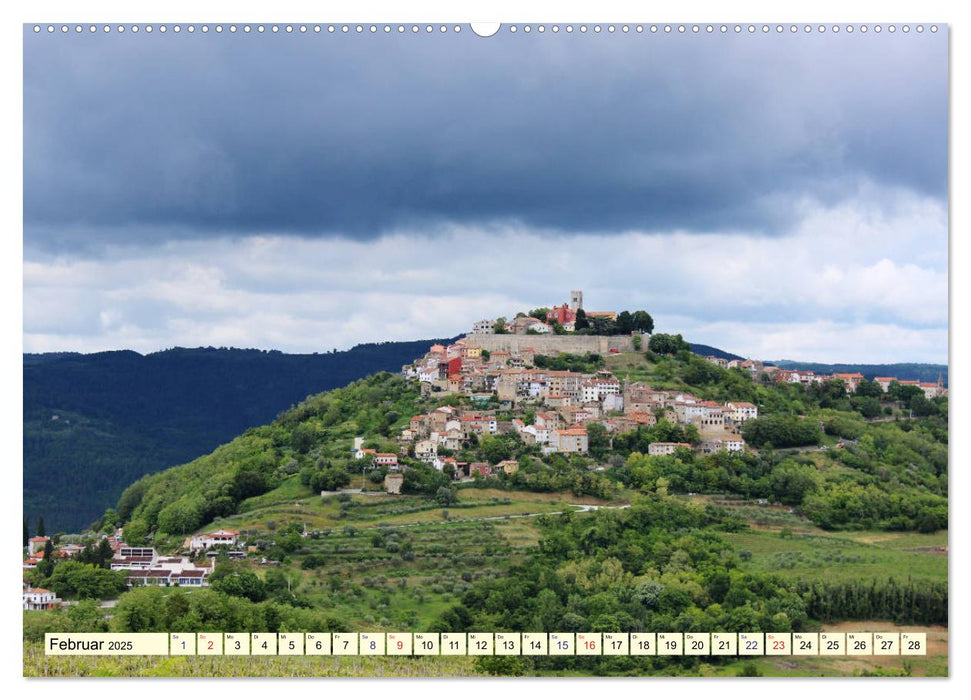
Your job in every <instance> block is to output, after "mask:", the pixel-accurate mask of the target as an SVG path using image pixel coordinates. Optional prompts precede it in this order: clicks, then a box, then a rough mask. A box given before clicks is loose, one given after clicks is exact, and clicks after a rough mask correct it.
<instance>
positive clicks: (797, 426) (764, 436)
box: [742, 416, 822, 447]
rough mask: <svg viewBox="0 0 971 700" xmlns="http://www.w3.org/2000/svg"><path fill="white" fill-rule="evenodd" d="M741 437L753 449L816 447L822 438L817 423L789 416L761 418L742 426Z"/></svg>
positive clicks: (746, 422) (748, 421)
mask: <svg viewBox="0 0 971 700" xmlns="http://www.w3.org/2000/svg"><path fill="white" fill-rule="evenodd" d="M742 436H743V437H744V438H745V442H747V443H748V444H749V445H752V446H753V447H765V446H766V445H771V446H772V447H803V446H806V445H817V444H819V441H820V439H821V437H822V433H821V432H820V430H819V422H818V421H815V420H812V419H806V418H794V417H791V416H763V417H761V418H755V419H752V420H747V421H745V423H743V424H742Z"/></svg>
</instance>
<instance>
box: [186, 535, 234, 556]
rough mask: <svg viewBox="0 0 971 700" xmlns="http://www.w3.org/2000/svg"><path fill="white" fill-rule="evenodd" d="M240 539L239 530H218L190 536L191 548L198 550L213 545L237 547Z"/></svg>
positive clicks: (194, 550)
mask: <svg viewBox="0 0 971 700" xmlns="http://www.w3.org/2000/svg"><path fill="white" fill-rule="evenodd" d="M237 541H239V531H238V530H216V531H215V532H209V533H205V534H201V535H193V536H192V537H190V538H189V549H190V550H191V551H193V552H198V551H201V550H203V549H210V548H212V547H235V546H236V542H237Z"/></svg>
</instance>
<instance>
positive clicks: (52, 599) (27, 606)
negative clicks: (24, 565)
mask: <svg viewBox="0 0 971 700" xmlns="http://www.w3.org/2000/svg"><path fill="white" fill-rule="evenodd" d="M59 607H61V599H60V598H58V597H57V596H55V595H54V593H53V591H49V590H47V589H46V588H31V586H30V584H29V583H27V582H26V581H25V582H24V610H54V609H56V608H59Z"/></svg>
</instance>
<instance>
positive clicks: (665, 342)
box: [647, 333, 691, 355]
mask: <svg viewBox="0 0 971 700" xmlns="http://www.w3.org/2000/svg"><path fill="white" fill-rule="evenodd" d="M647 347H648V348H649V349H650V351H651V352H653V353H657V354H658V355H675V354H677V353H678V352H679V351H681V350H691V346H690V345H689V344H688V343H687V342H685V340H684V338H682V337H681V335H680V334H678V335H669V334H667V333H655V334H654V335H652V336H651V342H649V343H648V344H647Z"/></svg>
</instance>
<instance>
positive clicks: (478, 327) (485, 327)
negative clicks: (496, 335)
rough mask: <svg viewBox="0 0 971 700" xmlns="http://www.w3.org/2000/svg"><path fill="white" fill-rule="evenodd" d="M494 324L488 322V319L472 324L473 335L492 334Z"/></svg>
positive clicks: (493, 322)
mask: <svg viewBox="0 0 971 700" xmlns="http://www.w3.org/2000/svg"><path fill="white" fill-rule="evenodd" d="M495 325H496V322H495V321H490V320H488V319H483V320H481V321H476V322H475V323H473V324H472V332H473V333H480V334H481V333H492V330H493V328H495Z"/></svg>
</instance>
